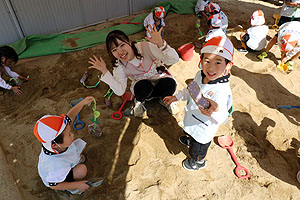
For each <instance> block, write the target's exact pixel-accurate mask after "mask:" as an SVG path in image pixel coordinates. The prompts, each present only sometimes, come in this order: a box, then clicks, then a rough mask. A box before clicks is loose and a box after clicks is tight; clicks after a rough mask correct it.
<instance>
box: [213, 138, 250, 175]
mask: <svg viewBox="0 0 300 200" xmlns="http://www.w3.org/2000/svg"><path fill="white" fill-rule="evenodd" d="M218 142H219V144H220V146H221V147H223V148H225V149H227V150H228V151H229V153H230V155H231V157H232V159H233V161H234V163H235V165H236V168H235V169H234V172H235V174H236V176H237V177H239V178H241V179H246V178H249V177H250V174H249V172H248V170H247V169H246V168H245V167H243V166H241V165H240V164H239V162H238V161H237V159H236V156H235V155H234V153H233V151H232V149H231V147H232V146H233V140H232V138H231V137H230V136H228V135H224V136H220V137H218ZM240 171H245V173H246V175H240V174H239V172H240Z"/></svg>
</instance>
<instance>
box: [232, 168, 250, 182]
mask: <svg viewBox="0 0 300 200" xmlns="http://www.w3.org/2000/svg"><path fill="white" fill-rule="evenodd" d="M240 171H244V172H245V173H246V175H240V174H239V172H240ZM234 172H235V175H236V176H237V177H239V178H240V179H246V178H249V177H250V174H249V172H248V170H247V169H246V168H245V167H243V166H241V165H237V166H236V168H235V169H234Z"/></svg>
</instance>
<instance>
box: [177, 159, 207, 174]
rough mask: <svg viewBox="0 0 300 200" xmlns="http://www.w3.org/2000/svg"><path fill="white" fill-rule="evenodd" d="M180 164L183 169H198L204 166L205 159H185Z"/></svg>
mask: <svg viewBox="0 0 300 200" xmlns="http://www.w3.org/2000/svg"><path fill="white" fill-rule="evenodd" d="M182 166H183V168H184V169H186V170H190V171H194V170H199V169H203V168H205V167H206V160H203V161H199V160H194V159H193V158H190V159H185V160H184V161H183V162H182Z"/></svg>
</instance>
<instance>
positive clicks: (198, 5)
mask: <svg viewBox="0 0 300 200" xmlns="http://www.w3.org/2000/svg"><path fill="white" fill-rule="evenodd" d="M201 1H202V0H198V1H197V3H196V5H195V14H198V13H199V12H200V11H201V10H200V6H201Z"/></svg>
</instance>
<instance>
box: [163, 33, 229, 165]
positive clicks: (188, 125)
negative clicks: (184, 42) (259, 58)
mask: <svg viewBox="0 0 300 200" xmlns="http://www.w3.org/2000/svg"><path fill="white" fill-rule="evenodd" d="M233 51H234V48H233V45H232V43H231V41H230V40H229V39H228V38H225V37H214V38H212V39H211V40H209V41H208V42H207V43H206V44H205V45H204V46H203V48H202V49H201V61H200V69H201V70H200V71H199V72H198V73H197V74H196V76H195V78H194V82H196V84H198V86H199V88H200V89H201V92H202V94H203V96H204V97H205V99H206V100H207V101H208V103H209V107H208V108H207V109H204V108H203V107H201V106H199V105H198V104H196V103H195V101H194V100H193V98H192V97H191V95H190V93H189V91H188V89H186V88H184V89H183V90H182V91H179V92H178V93H177V94H176V95H175V96H168V97H165V98H164V101H165V103H166V104H169V103H171V102H174V101H178V100H187V105H186V107H185V116H184V122H183V124H184V132H185V133H186V134H188V135H189V136H181V137H180V138H179V141H180V142H181V143H182V144H184V145H186V146H187V147H189V154H190V156H191V158H190V159H185V160H184V161H183V163H182V165H183V167H184V168H185V169H187V170H199V169H202V168H204V167H205V166H206V160H204V158H205V156H206V154H207V150H208V147H209V145H210V143H211V141H212V139H213V137H214V135H215V133H216V132H217V130H218V128H219V126H220V125H221V124H222V123H223V122H224V121H225V120H226V119H227V117H228V110H229V108H231V104H232V93H231V89H230V85H229V76H230V74H229V71H230V69H231V67H232V65H233V63H232V58H233Z"/></svg>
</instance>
